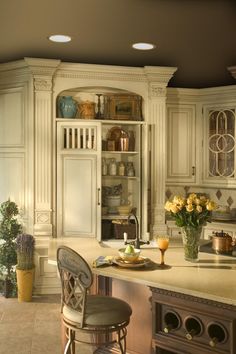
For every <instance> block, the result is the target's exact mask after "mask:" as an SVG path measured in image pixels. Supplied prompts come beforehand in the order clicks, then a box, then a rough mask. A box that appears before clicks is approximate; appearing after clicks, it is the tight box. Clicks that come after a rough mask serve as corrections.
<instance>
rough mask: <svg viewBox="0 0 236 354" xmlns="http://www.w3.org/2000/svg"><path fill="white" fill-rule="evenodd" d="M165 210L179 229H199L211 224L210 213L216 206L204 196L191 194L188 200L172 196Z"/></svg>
mask: <svg viewBox="0 0 236 354" xmlns="http://www.w3.org/2000/svg"><path fill="white" fill-rule="evenodd" d="M165 209H166V210H167V211H169V212H170V213H171V216H172V217H173V218H174V219H175V222H176V225H177V226H179V227H185V226H191V227H193V228H196V229H197V228H199V227H202V226H203V225H205V224H206V223H207V222H211V212H212V211H213V210H215V209H217V204H216V203H215V202H214V201H212V200H210V199H208V198H206V197H205V196H199V197H198V196H197V195H196V194H195V193H192V194H190V195H189V196H188V198H183V197H181V196H174V198H173V200H172V201H167V202H166V204H165Z"/></svg>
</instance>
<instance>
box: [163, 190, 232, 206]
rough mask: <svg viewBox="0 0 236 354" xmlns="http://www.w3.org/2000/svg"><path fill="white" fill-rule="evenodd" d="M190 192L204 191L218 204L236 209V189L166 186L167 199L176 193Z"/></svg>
mask: <svg viewBox="0 0 236 354" xmlns="http://www.w3.org/2000/svg"><path fill="white" fill-rule="evenodd" d="M189 193H204V194H207V195H208V196H209V198H210V199H212V200H213V201H214V202H216V203H217V204H218V205H227V206H229V207H230V209H231V210H232V209H235V210H236V189H235V190H234V189H223V188H216V189H214V188H209V189H207V188H200V187H199V188H198V187H194V186H192V187H191V186H175V185H168V186H167V187H166V199H172V198H173V197H174V195H181V196H186V195H187V194H189Z"/></svg>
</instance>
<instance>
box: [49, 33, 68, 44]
mask: <svg viewBox="0 0 236 354" xmlns="http://www.w3.org/2000/svg"><path fill="white" fill-rule="evenodd" d="M49 39H50V41H52V42H59V43H66V42H70V41H71V37H70V36H66V35H64V34H54V35H52V36H50V37H49Z"/></svg>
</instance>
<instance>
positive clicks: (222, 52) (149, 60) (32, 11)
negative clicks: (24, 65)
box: [0, 0, 236, 88]
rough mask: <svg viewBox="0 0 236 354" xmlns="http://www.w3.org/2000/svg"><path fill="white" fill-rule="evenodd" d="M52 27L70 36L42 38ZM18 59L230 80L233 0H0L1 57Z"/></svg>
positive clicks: (204, 81) (201, 80) (178, 82)
mask: <svg viewBox="0 0 236 354" xmlns="http://www.w3.org/2000/svg"><path fill="white" fill-rule="evenodd" d="M58 33H60V34H61V33H63V34H68V35H71V36H72V37H73V40H72V42H70V43H68V44H54V43H51V42H49V41H48V40H47V37H48V36H49V35H50V34H58ZM133 42H152V43H154V44H155V45H156V48H155V49H154V50H152V51H144V52H140V51H136V50H133V49H132V48H131V44H132V43H133ZM23 57H40V58H54V59H61V60H62V61H67V62H80V63H91V64H113V65H125V66H145V65H157V66H175V67H178V71H177V72H176V73H175V75H174V77H173V78H172V79H171V81H170V84H169V86H175V87H176V86H177V87H193V88H199V87H209V86H221V85H230V84H236V82H235V80H234V79H233V78H232V76H231V74H230V73H229V71H228V70H227V67H229V66H234V65H236V0H0V62H1V63H3V62H7V61H12V60H17V59H22V58H23Z"/></svg>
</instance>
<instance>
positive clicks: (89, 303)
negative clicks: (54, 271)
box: [57, 246, 132, 354]
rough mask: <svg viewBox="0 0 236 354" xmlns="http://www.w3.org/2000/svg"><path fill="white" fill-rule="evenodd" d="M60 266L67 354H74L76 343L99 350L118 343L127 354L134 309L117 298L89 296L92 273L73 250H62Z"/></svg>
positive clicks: (59, 256)
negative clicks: (128, 335)
mask: <svg viewBox="0 0 236 354" xmlns="http://www.w3.org/2000/svg"><path fill="white" fill-rule="evenodd" d="M57 265H58V271H59V274H60V279H61V288H62V294H61V313H62V321H63V324H64V326H65V332H66V337H67V339H68V341H67V344H66V346H65V350H64V354H74V353H75V343H84V344H91V345H93V346H95V347H101V346H108V345H110V344H114V343H117V344H118V346H119V349H120V352H121V353H122V354H125V353H126V335H127V328H126V327H127V325H128V324H129V321H130V316H131V314H132V309H131V307H130V306H129V305H128V304H127V303H126V302H125V301H123V300H120V299H117V298H115V297H111V296H100V295H89V293H88V291H89V288H90V287H91V285H92V282H93V276H92V272H91V269H90V267H89V265H88V263H87V262H86V261H85V260H84V259H83V257H81V256H80V255H79V254H78V253H77V252H75V251H74V250H72V249H71V248H69V247H66V246H60V247H59V248H58V250H57ZM115 334H116V335H115Z"/></svg>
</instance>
